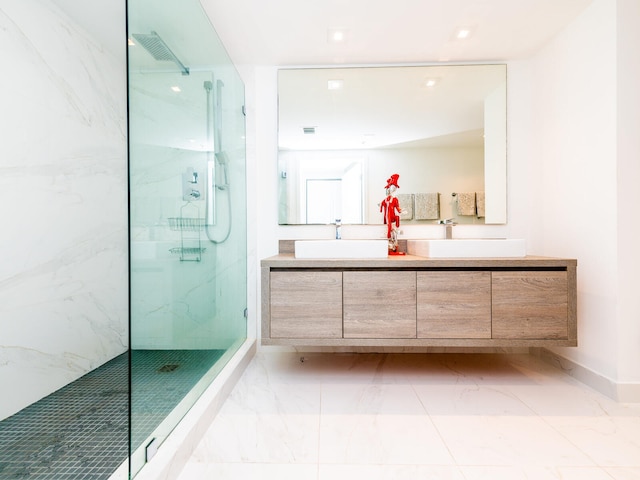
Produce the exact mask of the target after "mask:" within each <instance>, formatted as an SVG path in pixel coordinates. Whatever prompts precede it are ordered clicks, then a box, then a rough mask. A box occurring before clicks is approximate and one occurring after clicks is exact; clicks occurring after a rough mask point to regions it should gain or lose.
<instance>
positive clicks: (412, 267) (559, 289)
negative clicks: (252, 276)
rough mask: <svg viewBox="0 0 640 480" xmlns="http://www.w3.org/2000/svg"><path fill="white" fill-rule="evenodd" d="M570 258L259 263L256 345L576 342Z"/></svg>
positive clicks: (283, 259) (281, 259) (280, 258)
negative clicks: (259, 311) (258, 341)
mask: <svg viewBox="0 0 640 480" xmlns="http://www.w3.org/2000/svg"><path fill="white" fill-rule="evenodd" d="M576 263H577V262H576V261H575V260H573V259H557V258H547V257H524V258H517V259H516V258H512V259H426V258H421V257H411V256H409V255H407V256H406V257H400V258H397V257H396V258H389V259H379V260H373V259H364V260H357V259H330V260H311V259H309V260H301V259H295V258H294V257H293V255H292V254H280V255H277V256H276V257H272V258H270V259H265V260H263V261H262V336H261V337H262V338H261V342H262V344H264V345H292V346H304V345H309V346H327V347H367V346H369V347H385V346H389V347H412V346H417V347H426V346H434V347H435V346H437V347H449V346H451V347H528V346H529V347H545V346H546V347H553V346H575V345H577V314H576V304H577V297H576Z"/></svg>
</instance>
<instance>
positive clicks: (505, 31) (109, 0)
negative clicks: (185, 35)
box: [53, 0, 592, 65]
mask: <svg viewBox="0 0 640 480" xmlns="http://www.w3.org/2000/svg"><path fill="white" fill-rule="evenodd" d="M176 1H177V0H176ZM53 2H54V3H55V4H57V5H58V6H59V7H60V8H62V9H63V10H65V11H66V12H67V13H68V14H69V16H70V17H72V18H73V19H74V20H75V21H77V22H78V23H80V24H81V25H83V26H84V27H85V28H86V29H87V30H88V31H90V32H92V33H93V34H94V35H95V36H96V37H97V38H98V39H99V40H100V41H101V42H102V43H103V44H104V45H106V46H107V47H109V48H113V49H114V50H115V49H118V50H119V49H120V48H124V39H123V38H122V32H123V31H124V28H123V27H122V28H120V27H121V26H123V25H124V22H125V2H124V0H117V1H116V0H91V1H80V0H53ZM591 2H592V0H395V1H394V2H390V1H389V0H268V1H266V0H233V1H230V0H201V3H202V4H203V6H204V8H205V10H206V11H207V13H208V14H209V16H210V17H211V20H212V23H213V25H214V26H215V28H216V30H217V32H218V34H219V35H220V37H221V38H222V40H223V42H224V44H225V46H226V48H227V50H228V51H229V54H230V55H231V58H232V59H233V61H234V62H235V63H236V64H256V65H314V64H316V65H324V64H354V63H375V64H381V63H403V62H407V63H409V62H436V61H452V62H461V61H494V60H513V59H520V58H526V57H527V56H529V55H531V54H532V53H533V52H535V51H537V50H539V49H540V48H541V47H542V46H543V45H544V44H545V43H546V42H547V41H549V39H551V38H552V37H553V36H554V35H556V34H557V33H558V32H559V31H561V30H562V29H563V28H564V27H565V26H566V25H567V24H568V23H569V22H570V21H571V20H572V19H574V18H575V17H576V16H577V15H579V14H580V12H581V11H583V10H584V9H585V8H586V7H587V6H588V5H589V4H590V3H591ZM460 26H469V27H471V28H473V30H474V32H473V36H472V37H471V38H469V39H468V40H465V41H459V40H455V39H453V38H452V36H453V33H454V31H455V29H456V28H457V27H460ZM336 28H343V29H346V30H347V31H348V36H347V41H346V42H344V43H343V44H331V43H329V42H328V41H327V38H328V30H330V29H336Z"/></svg>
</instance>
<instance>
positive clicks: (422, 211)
mask: <svg viewBox="0 0 640 480" xmlns="http://www.w3.org/2000/svg"><path fill="white" fill-rule="evenodd" d="M414 215H415V218H416V220H437V219H439V218H440V194H439V193H416V195H415V211H414Z"/></svg>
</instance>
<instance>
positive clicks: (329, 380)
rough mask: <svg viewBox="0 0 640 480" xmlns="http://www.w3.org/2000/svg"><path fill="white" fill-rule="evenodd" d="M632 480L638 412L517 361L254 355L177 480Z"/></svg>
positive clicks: (638, 460)
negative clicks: (210, 479) (361, 479)
mask: <svg viewBox="0 0 640 480" xmlns="http://www.w3.org/2000/svg"><path fill="white" fill-rule="evenodd" d="M201 478H216V479H227V478H228V479H236V478H238V479H240V478H242V479H244V478H251V479H258V480H261V479H271V478H274V479H276V478H277V479H278V480H280V479H283V480H288V479H290V478H291V479H293V478H295V479H296V480H298V479H301V480H307V479H309V480H341V479H347V478H348V479H354V478H367V479H372V480H378V479H380V480H387V479H389V480H391V479H397V480H405V479H407V480H409V479H410V480H413V479H420V480H422V479H446V480H449V479H450V480H479V479H491V480H502V479H505V480H507V479H508V480H519V479H528V480H529V479H531V480H556V479H562V480H605V479H606V480H612V479H613V480H632V479H633V480H640V404H619V403H617V402H615V401H613V400H611V399H608V398H606V397H604V396H602V395H600V394H599V393H598V392H595V391H594V390H591V389H590V388H588V387H586V386H584V385H582V384H580V383H579V382H577V381H576V380H575V379H573V378H571V377H569V376H568V375H566V374H565V373H564V372H562V371H561V370H559V369H556V368H554V367H552V366H549V365H548V364H546V363H543V362H542V361H541V360H540V359H538V358H536V357H533V356H528V355H514V354H413V353H409V354H392V353H388V354H369V353H364V354H340V353H339V354H335V353H326V354H324V353H304V354H300V353H266V352H262V353H259V354H258V355H256V357H255V358H254V359H253V360H252V362H251V364H250V366H249V367H248V368H247V370H246V371H245V373H244V374H243V377H242V378H241V380H240V381H239V382H238V384H237V386H236V388H235V389H234V390H233V392H232V393H231V395H230V397H229V398H228V400H227V401H226V403H225V405H224V406H223V408H222V409H221V411H220V413H219V414H218V416H217V417H216V419H215V420H214V421H213V423H212V424H211V426H210V428H209V430H208V432H207V433H206V434H205V437H204V438H203V440H202V441H201V442H200V444H199V445H198V447H197V448H196V450H195V452H194V453H193V455H192V457H191V458H190V460H189V462H188V464H187V466H186V467H185V469H184V471H183V474H182V476H181V477H180V479H179V480H191V479H201Z"/></svg>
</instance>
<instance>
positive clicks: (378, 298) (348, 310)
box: [343, 271, 416, 338]
mask: <svg viewBox="0 0 640 480" xmlns="http://www.w3.org/2000/svg"><path fill="white" fill-rule="evenodd" d="M343 282H344V295H343V303H344V337H345V338H416V272H414V271H409V272H403V271H373V272H371V271H369V272H344V273H343Z"/></svg>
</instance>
